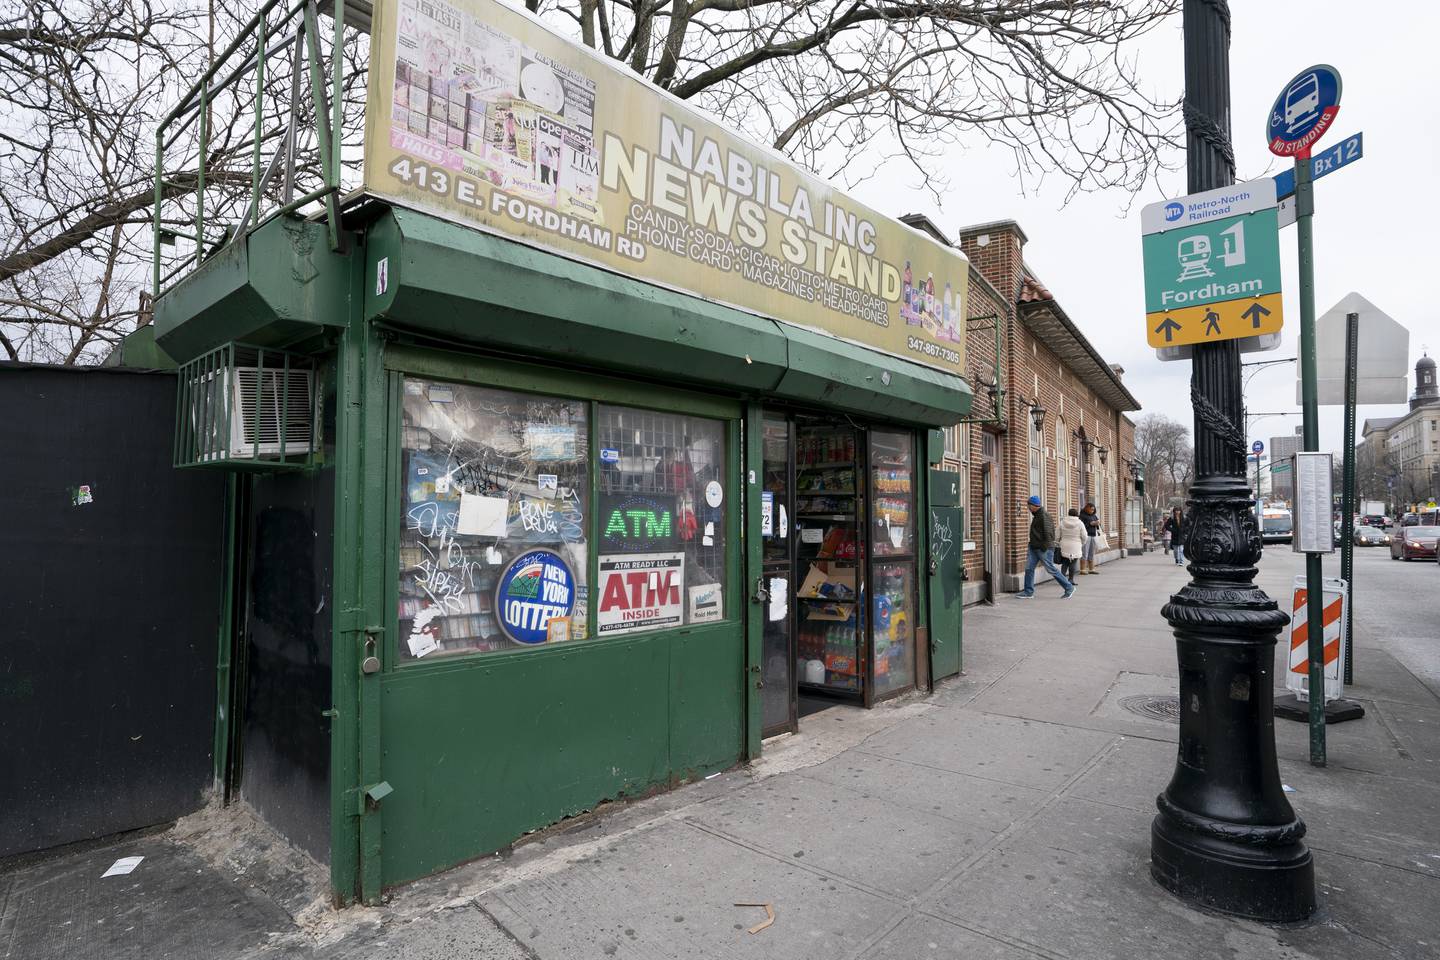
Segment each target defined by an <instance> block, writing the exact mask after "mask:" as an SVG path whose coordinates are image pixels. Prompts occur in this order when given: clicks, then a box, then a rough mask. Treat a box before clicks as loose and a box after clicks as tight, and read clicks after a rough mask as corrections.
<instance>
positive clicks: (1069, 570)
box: [1060, 507, 1089, 582]
mask: <svg viewBox="0 0 1440 960" xmlns="http://www.w3.org/2000/svg"><path fill="white" fill-rule="evenodd" d="M1088 537H1089V534H1087V533H1086V532H1085V521H1084V517H1082V516H1081V514H1080V511H1079V510H1076V509H1075V508H1074V507H1071V508H1070V513H1069V515H1068V516H1065V517H1062V518H1061V519H1060V556H1061V557H1062V558H1063V559H1062V562H1061V565H1060V569H1061V570H1063V571H1065V576H1066V577H1067V578H1068V579H1069V580H1070V581H1071V582H1074V580H1075V568H1076V567H1077V566H1078V567H1079V568H1080V572H1081V573H1084V572H1085V566H1084V563H1085V561H1084V560H1083V559H1082V558H1083V557H1084V555H1085V541H1086V540H1087V539H1088Z"/></svg>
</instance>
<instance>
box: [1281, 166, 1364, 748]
mask: <svg viewBox="0 0 1440 960" xmlns="http://www.w3.org/2000/svg"><path fill="white" fill-rule="evenodd" d="M1314 213H1315V185H1314V182H1313V181H1312V180H1311V176H1310V159H1309V158H1308V157H1305V158H1303V159H1301V158H1297V159H1296V160H1295V227H1296V233H1297V234H1298V235H1299V240H1300V390H1301V404H1300V409H1301V415H1302V418H1303V427H1302V432H1303V434H1304V435H1303V437H1302V442H1303V445H1304V447H1305V452H1306V453H1318V452H1319V450H1320V414H1319V401H1318V397H1317V395H1316V384H1315V381H1316V379H1317V378H1316V372H1315V247H1314V235H1313V230H1314V228H1313V225H1312V223H1311V218H1312V216H1313V215H1314ZM1350 455H1351V456H1353V451H1352V452H1351V454H1350ZM1297 492H1298V491H1297ZM1323 578H1324V573H1323V570H1322V569H1321V562H1320V554H1318V553H1307V554H1305V591H1306V600H1305V622H1306V624H1307V625H1308V627H1307V644H1306V652H1307V655H1308V657H1309V661H1310V683H1309V688H1310V763H1311V765H1312V766H1316V767H1323V766H1325V619H1324V618H1325V584H1324V579H1323Z"/></svg>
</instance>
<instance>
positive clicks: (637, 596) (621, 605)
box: [595, 553, 685, 634]
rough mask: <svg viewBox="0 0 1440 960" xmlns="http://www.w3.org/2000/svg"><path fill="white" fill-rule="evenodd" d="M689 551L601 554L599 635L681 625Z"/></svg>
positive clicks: (597, 629) (683, 613)
mask: <svg viewBox="0 0 1440 960" xmlns="http://www.w3.org/2000/svg"><path fill="white" fill-rule="evenodd" d="M684 595H685V554H683V553H640V554H621V555H603V554H602V555H601V557H600V607H599V609H598V610H597V611H596V616H595V632H596V633H599V634H615V633H629V632H632V631H638V630H654V629H657V628H659V627H678V626H679V625H680V624H681V623H683V622H684V616H685V612H684V606H683V605H682V603H681V599H680V598H681V597H683V596H684Z"/></svg>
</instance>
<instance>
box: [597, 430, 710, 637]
mask: <svg viewBox="0 0 1440 960" xmlns="http://www.w3.org/2000/svg"><path fill="white" fill-rule="evenodd" d="M596 440H597V443H598V447H599V455H598V461H597V463H596V470H597V471H598V474H599V476H598V484H597V489H598V491H599V502H598V504H597V508H598V510H599V518H598V519H599V525H598V529H599V534H598V536H599V543H598V551H597V553H598V568H597V570H598V572H597V575H596V597H597V600H596V607H595V632H596V634H597V635H598V636H612V635H615V634H624V633H632V632H636V631H640V630H655V629H660V628H664V627H676V626H680V625H682V624H698V623H707V622H710V621H713V620H722V619H724V617H725V611H726V606H725V605H726V601H727V598H726V597H725V593H724V580H725V517H726V510H727V509H728V508H729V503H730V498H731V497H732V496H733V495H734V494H735V491H733V490H730V489H728V488H727V484H726V476H725V464H726V441H725V424H724V422H723V421H720V420H710V419H705V418H702V417H689V416H682V415H678V414H671V413H657V412H655V411H650V410H636V409H632V408H629V407H611V406H602V407H600V413H599V423H598V425H597V427H596Z"/></svg>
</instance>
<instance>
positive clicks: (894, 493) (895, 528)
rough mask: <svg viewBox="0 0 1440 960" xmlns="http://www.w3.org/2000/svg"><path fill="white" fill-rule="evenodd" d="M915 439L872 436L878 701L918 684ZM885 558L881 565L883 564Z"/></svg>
mask: <svg viewBox="0 0 1440 960" xmlns="http://www.w3.org/2000/svg"><path fill="white" fill-rule="evenodd" d="M911 451H912V439H911V436H910V434H908V433H899V432H894V433H892V432H887V431H880V430H872V431H871V432H870V471H871V477H870V484H871V490H872V498H873V502H874V509H873V512H872V520H871V532H870V542H871V545H872V549H873V551H874V554H873V555H874V557H875V561H874V563H873V564H872V566H871V569H870V573H871V577H872V582H873V584H874V598H875V599H874V601H873V604H872V609H871V611H870V640H871V649H872V651H873V654H874V671H875V695H876V696H884V695H885V694H887V693H890V692H892V691H896V690H901V689H904V688H905V687H909V686H911V685H913V684H914V682H915V638H914V634H913V632H912V631H913V630H914V628H915V626H916V624H917V623H919V622H920V620H919V617H918V616H917V615H916V614H917V611H916V609H915V602H916V600H915V596H916V595H915V559H914V556H915V542H916V541H915V529H914V528H915V524H914V522H913V519H914V508H915V484H914V458H913V456H912V453H911ZM882 558H883V561H882Z"/></svg>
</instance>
